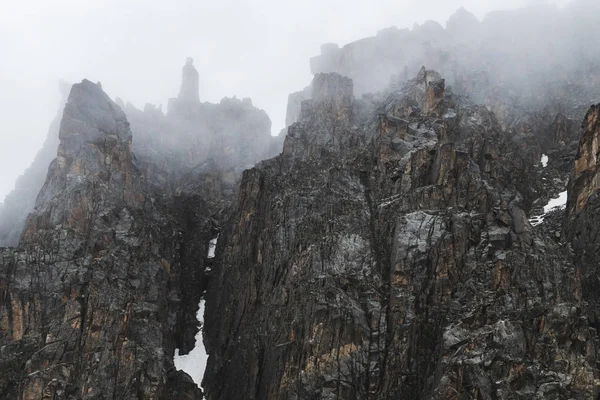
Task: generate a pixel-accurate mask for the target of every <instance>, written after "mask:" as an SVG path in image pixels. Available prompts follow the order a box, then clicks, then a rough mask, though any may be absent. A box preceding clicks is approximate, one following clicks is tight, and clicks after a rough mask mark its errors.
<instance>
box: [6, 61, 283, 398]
mask: <svg viewBox="0 0 600 400" xmlns="http://www.w3.org/2000/svg"><path fill="white" fill-rule="evenodd" d="M198 93H199V90H198V73H197V72H196V71H195V69H194V67H193V65H192V62H191V60H188V63H187V64H186V65H185V66H184V68H183V79H182V89H181V93H180V95H179V97H178V98H177V99H175V100H174V101H173V102H172V103H171V106H170V113H169V114H168V115H164V114H163V113H162V112H161V110H160V109H157V108H155V107H153V106H150V105H148V106H146V108H145V110H144V111H143V112H142V111H139V110H136V109H135V108H133V107H132V106H127V107H126V106H124V105H123V104H122V102H121V105H117V104H116V103H114V102H113V101H111V100H110V99H109V98H108V96H107V95H106V94H105V93H104V92H103V91H102V89H101V87H100V86H99V84H98V85H96V84H93V83H91V82H89V81H83V82H82V83H80V84H77V85H74V86H73V88H72V90H71V93H70V95H69V99H68V102H67V104H66V106H65V110H64V113H63V115H62V119H61V120H60V129H58V128H56V132H52V131H51V132H50V135H49V141H48V143H50V142H51V141H53V140H60V144H58V143H56V147H57V148H58V151H56V147H55V148H54V156H55V157H56V159H55V160H54V161H53V162H52V163H51V165H50V169H49V171H48V173H47V176H46V177H45V183H43V187H41V190H39V194H37V193H36V196H37V200H36V202H35V208H34V207H33V206H32V207H31V210H30V211H33V212H32V213H31V214H30V215H29V217H27V219H26V222H25V217H26V216H27V212H29V211H28V210H21V211H23V212H24V213H25V214H19V217H20V218H22V220H23V222H22V224H23V225H24V226H25V227H24V229H23V233H22V234H21V239H20V241H19V243H18V244H19V246H18V247H17V248H16V249H0V323H1V326H2V329H1V332H0V346H2V353H1V355H0V368H1V369H2V371H3V372H6V373H5V374H3V376H2V377H0V397H1V398H20V399H21V398H22V399H34V398H41V397H42V396H45V397H44V398H53V399H63V398H64V399H71V398H86V399H101V398H123V399H129V398H145V399H158V398H167V397H173V398H186V399H187V398H189V399H194V398H198V399H199V398H201V397H202V392H201V391H200V389H199V388H198V386H197V385H196V384H195V383H194V382H193V381H192V380H191V379H190V377H189V376H188V375H186V374H185V373H183V372H181V371H176V369H175V367H174V365H173V354H174V351H175V349H176V348H177V349H179V354H186V353H188V352H189V351H190V350H192V349H193V348H194V345H195V336H196V333H197V332H198V328H199V327H198V321H197V319H196V313H197V311H198V304H199V301H200V299H201V297H202V295H203V293H204V291H205V289H206V286H207V283H208V278H209V276H208V272H209V271H210V265H211V260H209V259H207V253H208V247H209V242H210V240H211V239H212V238H214V237H215V235H216V234H217V233H218V232H219V229H220V227H221V225H222V224H223V223H224V221H225V220H226V219H227V217H228V215H229V209H230V205H231V202H232V201H233V199H234V194H235V192H236V190H237V182H238V181H239V178H240V176H241V171H242V170H243V169H244V168H247V167H248V166H251V165H253V164H254V163H255V162H256V161H257V160H260V159H261V158H262V157H265V156H266V155H267V154H268V152H269V151H275V150H274V148H275V147H272V146H271V144H272V142H271V135H270V120H269V118H268V116H267V115H266V114H265V113H264V111H261V110H258V109H256V108H255V107H253V106H252V103H251V101H250V100H249V99H246V100H243V101H239V100H236V99H224V100H223V101H222V102H221V103H220V104H216V105H214V104H209V103H200V101H199V99H198V95H199V94H198ZM125 112H127V114H128V116H129V118H131V119H132V120H133V121H134V124H132V127H133V131H134V133H133V134H132V129H131V128H130V124H129V121H128V116H126V113H125ZM54 138H55V139H54ZM48 143H47V145H48ZM275 143H276V142H275ZM50 144H51V143H50ZM50 147H51V146H50V145H48V146H47V147H45V148H44V150H43V152H44V154H46V153H48V152H50V151H52V150H51V149H50ZM36 162H37V161H36ZM34 166H37V164H35V165H34ZM32 168H33V167H32ZM37 170H38V169H36V171H37ZM37 172H39V171H37ZM29 175H31V174H29ZM8 205H10V203H9V204H8Z"/></svg>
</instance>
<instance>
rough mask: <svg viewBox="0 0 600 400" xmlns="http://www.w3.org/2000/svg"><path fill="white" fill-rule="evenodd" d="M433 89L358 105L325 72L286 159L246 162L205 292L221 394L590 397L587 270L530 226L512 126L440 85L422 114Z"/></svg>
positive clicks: (208, 380) (213, 374) (214, 377)
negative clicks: (582, 272)
mask: <svg viewBox="0 0 600 400" xmlns="http://www.w3.org/2000/svg"><path fill="white" fill-rule="evenodd" d="M434 82H439V80H437V79H436V80H435V81H434ZM422 85H423V76H419V77H417V79H415V80H413V81H411V82H410V83H409V85H408V86H407V87H405V88H404V89H403V90H402V91H401V92H397V91H392V92H390V93H388V94H386V96H383V97H382V96H375V97H371V98H367V99H364V100H356V99H354V100H353V99H352V98H351V94H352V92H351V91H352V83H351V81H349V80H348V79H347V78H343V77H341V76H338V75H336V74H322V75H317V76H316V77H315V81H314V82H313V93H312V100H311V101H307V102H304V103H303V105H302V113H301V117H300V120H299V121H298V122H297V123H296V124H294V125H292V126H291V127H290V128H289V134H288V137H287V138H286V142H285V145H284V152H283V154H282V155H281V156H279V157H277V158H275V159H273V160H270V161H266V162H263V163H261V164H259V165H258V166H257V167H256V168H254V169H251V170H249V171H247V172H245V173H244V177H243V180H242V185H241V188H240V193H239V198H238V207H237V210H236V212H235V213H234V215H233V217H232V219H231V221H230V223H229V224H228V225H227V229H226V230H225V231H224V232H223V234H222V236H221V239H220V241H219V243H220V245H219V248H218V250H217V258H218V259H219V261H220V262H219V263H218V264H219V265H218V267H217V268H216V269H215V272H214V275H213V277H212V279H211V282H210V284H209V291H208V293H207V309H206V310H207V311H206V316H205V322H206V328H205V335H206V347H207V349H208V353H209V354H210V358H209V364H208V368H207V373H206V376H205V379H204V384H205V387H206V391H207V397H208V398H209V399H211V400H213V399H238V398H245V399H263V398H283V399H333V398H336V399H388V398H411V399H413V398H414V399H464V398H473V399H475V398H483V399H493V398H496V399H525V398H539V399H542V398H543V399H547V398H548V399H551V398H553V399H570V398H575V399H589V398H592V397H593V396H594V391H595V379H596V378H597V377H598V371H597V370H596V367H595V364H594V359H595V357H596V343H597V336H596V332H595V331H593V330H591V329H590V327H589V324H588V320H587V317H586V315H587V309H586V304H585V303H583V302H582V297H581V296H582V295H581V280H580V276H579V275H578V274H577V270H576V268H575V267H574V266H573V264H572V262H571V260H570V259H569V252H566V251H565V250H564V247H563V246H564V243H563V244H561V243H557V242H556V240H555V238H547V237H546V236H544V235H543V234H542V233H540V232H539V231H537V230H533V229H532V228H531V226H530V225H529V223H528V221H527V219H526V213H525V211H524V210H523V206H522V204H521V201H522V200H521V199H522V196H521V194H520V193H519V191H518V190H517V189H518V187H519V184H518V180H517V179H516V177H517V176H519V175H523V171H524V168H525V166H524V164H523V163H520V161H522V160H519V159H520V158H521V157H519V155H518V154H517V153H515V152H513V154H508V151H507V150H509V149H511V148H512V146H513V145H512V137H510V134H509V133H502V129H501V128H500V126H499V124H498V123H497V122H496V120H495V117H494V115H493V113H491V112H490V111H488V110H487V109H486V108H484V107H477V106H472V105H469V104H468V103H465V102H464V101H463V100H461V99H460V98H455V97H454V96H452V95H451V93H448V92H447V91H446V92H445V93H444V94H443V95H440V96H438V94H439V92H438V91H437V89H439V86H438V85H434V87H433V88H432V91H431V92H430V93H432V94H434V95H435V96H433V98H434V99H435V102H434V103H435V107H434V108H435V109H436V112H435V113H432V114H431V115H430V116H428V115H427V113H426V112H425V110H426V109H427V107H422V106H420V105H419V100H425V102H424V103H425V104H427V103H428V101H427V100H428V99H429V98H430V97H429V96H425V95H424V93H428V92H429V91H428V90H423V89H424V88H423V86H422ZM428 87H429V86H427V87H426V88H425V89H427V88H428ZM441 99H443V100H441ZM438 100H440V101H438ZM429 104H431V103H429ZM530 163H533V161H530ZM515 182H517V183H515ZM224 333H227V334H224Z"/></svg>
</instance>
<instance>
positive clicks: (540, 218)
mask: <svg viewBox="0 0 600 400" xmlns="http://www.w3.org/2000/svg"><path fill="white" fill-rule="evenodd" d="M566 205H567V191H566V190H565V191H564V192H562V193H559V194H558V197H557V198H555V199H550V201H549V202H548V204H546V205H545V206H544V213H543V214H542V215H537V216H535V217H533V218H530V219H529V223H531V225H532V226H537V225H539V224H541V223H542V222H544V217H545V216H546V215H547V214H548V213H549V212H551V211H554V210H556V209H559V210H561V209H563V208H565V206H566Z"/></svg>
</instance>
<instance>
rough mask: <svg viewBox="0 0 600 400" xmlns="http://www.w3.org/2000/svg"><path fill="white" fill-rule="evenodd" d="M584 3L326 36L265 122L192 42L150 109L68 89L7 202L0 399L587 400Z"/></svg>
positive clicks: (589, 192) (588, 128) (589, 83)
mask: <svg viewBox="0 0 600 400" xmlns="http://www.w3.org/2000/svg"><path fill="white" fill-rule="evenodd" d="M596 7H597V4H595V2H590V1H588V0H577V1H575V2H574V3H573V4H572V5H571V6H570V7H569V8H567V9H565V10H558V9H556V8H552V7H547V6H531V7H529V8H525V9H522V10H519V11H507V12H499V13H493V14H490V15H489V16H488V17H486V19H484V20H483V21H479V20H477V19H476V18H475V17H474V16H473V15H471V14H470V13H469V12H468V11H466V10H464V9H461V10H459V11H458V12H457V13H456V14H455V15H454V16H453V17H452V18H451V19H450V20H449V21H448V23H447V25H446V27H445V28H444V27H442V26H441V25H439V24H437V23H434V22H427V23H425V24H423V25H421V26H415V28H413V29H412V30H406V31H400V30H397V29H393V28H392V29H387V30H384V31H381V32H380V33H379V34H378V35H377V36H376V37H374V38H367V39H363V40H360V41H357V42H355V43H351V44H349V45H347V46H344V47H343V48H339V47H338V46H337V45H331V44H330V45H325V46H323V49H322V54H321V55H320V56H317V57H315V58H313V59H312V60H311V67H312V70H313V72H314V79H313V81H312V83H311V84H310V85H309V86H308V87H306V88H305V89H303V90H301V91H299V92H297V93H293V94H291V95H290V96H289V98H288V108H287V118H286V122H287V125H288V127H287V128H286V129H285V130H284V132H283V135H281V136H280V137H278V138H273V137H271V135H270V129H271V123H270V119H269V117H268V116H267V115H266V113H264V111H262V110H259V109H257V108H256V107H254V106H253V105H252V102H251V100H250V99H243V100H239V99H237V98H232V99H228V98H226V99H223V100H222V101H221V102H220V103H219V104H210V103H205V102H202V101H201V98H202V94H201V92H200V88H199V83H198V82H199V75H198V72H197V71H196V70H195V68H194V66H193V60H191V59H188V60H187V62H186V64H185V65H184V67H183V70H182V84H181V88H180V92H179V95H178V96H177V97H176V98H174V99H171V100H170V101H169V105H168V108H167V110H166V112H163V110H162V109H161V107H156V106H154V105H150V104H148V105H146V106H145V107H144V108H143V110H139V109H136V108H135V107H134V106H133V105H131V104H129V103H124V102H123V101H121V100H119V99H116V100H115V101H113V100H111V99H110V98H109V96H108V95H107V94H106V93H104V92H103V90H102V87H101V85H100V84H94V83H92V82H89V81H87V80H84V81H83V82H81V83H78V84H75V85H73V87H72V89H71V90H70V94H69V96H68V99H66V100H65V106H64V112H63V113H62V116H61V118H60V120H57V122H56V123H55V125H54V126H53V128H52V129H51V130H50V134H49V139H48V142H47V145H46V146H45V147H44V150H43V154H44V157H46V158H45V159H50V158H53V159H54V160H53V161H52V162H51V163H50V167H49V169H48V171H47V173H46V171H45V168H46V167H45V166H44V165H43V162H41V161H38V160H37V159H36V162H35V163H34V165H32V167H31V168H30V170H28V171H27V172H26V173H25V175H24V178H22V181H21V182H34V183H35V184H36V185H38V186H35V185H34V184H30V183H26V184H25V183H20V184H19V185H18V186H17V190H16V191H15V193H14V194H12V195H11V196H12V197H9V198H8V199H7V201H6V204H5V206H4V209H2V210H0V212H4V213H6V210H8V209H10V208H11V207H12V210H13V211H10V215H11V216H12V217H15V218H14V219H8V218H7V217H6V216H3V215H6V214H1V215H0V234H2V235H3V236H2V238H9V239H10V240H11V241H12V242H9V241H6V242H2V245H14V246H13V247H11V248H0V327H1V329H0V371H2V374H0V398H6V399H19V400H21V399H40V398H42V399H59V400H60V399H64V400H67V399H68V400H73V399H90V400H91V399H98V400H99V399H167V398H175V399H201V398H207V399H209V400H235V399H257V400H258V399H298V400H300V399H344V400H346V399H361V400H362V399H377V400H379V399H424V400H442V399H456V400H459V399H460V400H464V399H473V400H475V399H485V400H488V399H489V400H513V399H540V400H541V399H555V400H573V399H576V400H584V399H597V398H599V397H598V396H599V395H600V369H599V367H598V363H597V359H598V346H599V344H600V315H599V314H598V311H597V310H598V305H599V304H600V297H599V295H598V290H597V289H596V287H597V280H598V279H597V275H598V274H597V271H596V269H597V265H598V256H597V253H598V248H599V246H600V243H597V237H598V234H597V232H596V231H597V229H596V224H595V223H594V221H595V218H596V216H597V215H596V214H597V210H599V209H600V200H599V199H598V196H599V195H598V190H597V189H598V188H599V187H600V183H599V182H600V180H599V179H598V176H600V163H599V160H598V159H597V158H598V153H599V151H600V150H599V149H598V142H599V140H600V139H599V135H600V105H597V106H592V103H593V102H596V103H597V102H600V80H597V79H596V77H598V76H600V68H599V66H600V63H598V64H597V63H596V61H598V60H600V57H597V55H598V54H597V53H596V52H594V51H595V50H593V40H588V39H587V38H584V37H581V36H580V34H581V32H582V29H583V31H585V32H587V33H588V34H589V35H591V36H592V37H593V35H594V32H596V30H597V26H596V25H595V24H594V23H593V20H592V18H591V17H590V16H589V15H587V14H593V10H595V9H596ZM574 19H577V21H578V28H577V29H575V28H573V29H572V30H569V29H568V28H569V27H573V26H574V25H573V20H574ZM507 20H511V21H521V22H522V23H519V24H516V25H515V26H517V28H515V29H514V30H512V31H509V32H505V30H504V29H503V27H505V26H506V21H507ZM548 21H552V22H553V24H554V25H553V26H551V27H550V26H549V25H550V24H548V23H547V22H548ZM525 22H528V23H530V24H529V25H526V24H525ZM516 38H518V39H520V40H521V42H519V43H518V45H510V43H513V44H514V42H515V40H516ZM535 41H537V42H536V43H538V42H539V48H536V49H535V51H533V52H530V53H529V52H528V50H530V49H531V48H532V47H533V44H532V43H533V42H535ZM551 43H554V45H555V47H552V45H551ZM574 43H577V44H578V45H579V47H577V46H574ZM578 49H579V50H581V51H583V52H584V53H585V56H583V55H581V54H579V53H577V51H579V50H578ZM498 59H501V60H502V61H503V62H501V63H498V62H497V61H498ZM519 60H520V61H519ZM541 60H544V61H545V62H546V61H550V63H548V62H546V64H545V65H544V66H542V65H541V64H540V63H539V62H540V61H541ZM423 65H427V67H429V68H432V67H433V69H427V68H426V67H424V66H423ZM548 65H552V68H553V70H554V73H549V72H550V71H549V69H548ZM590 106H592V107H591V108H590ZM581 121H583V124H581ZM53 132H54V133H53ZM53 138H54V139H53ZM283 139H285V140H284V141H283V143H282V140H283ZM41 154H42V153H41ZM49 154H53V156H52V157H50V156H49ZM38 158H39V157H38ZM44 162H45V161H44ZM42 171H43V172H44V179H41V178H39V176H40V174H41V172H42ZM20 187H23V188H26V190H25V189H24V190H23V191H22V192H20V191H19V190H20V189H19V188H20ZM36 187H37V189H36ZM23 193H24V194H23ZM33 193H35V197H34V195H33ZM34 198H35V201H34V200H33V199H34ZM11 199H13V200H11ZM15 199H16V200H15ZM19 199H21V200H19ZM562 199H565V201H566V205H565V204H563V203H562ZM28 202H29V203H28ZM19 203H23V204H20V205H19V206H20V208H19V207H17V208H15V205H16V204H19ZM17 236H19V237H20V239H19V240H16V237H17ZM217 239H218V242H217ZM2 240H7V239H2ZM215 243H216V251H215V249H214V246H215ZM199 304H202V307H200V308H199ZM204 304H205V313H204V319H203V322H199V320H198V319H197V315H196V314H197V312H198V310H199V309H200V310H203V309H204V308H203V307H204ZM199 317H202V316H201V315H200V316H199ZM200 319H202V318H200ZM199 324H201V325H202V326H201V329H202V331H201V332H200V333H199V326H198V325H199ZM196 337H198V338H200V339H199V340H200V341H201V343H200V345H202V344H203V346H204V349H203V350H206V353H207V354H208V364H207V366H206V371H205V372H204V371H203V370H202V371H193V372H194V375H195V376H202V375H203V376H204V378H203V380H202V383H201V384H199V383H200V382H198V381H193V380H192V379H191V377H190V376H189V375H188V374H187V373H186V372H184V371H179V370H178V369H177V367H176V366H175V365H176V363H175V362H174V356H175V355H176V354H177V355H178V356H179V355H185V354H188V353H189V352H190V351H192V350H193V349H194V346H195V345H198V343H196ZM176 349H177V350H176Z"/></svg>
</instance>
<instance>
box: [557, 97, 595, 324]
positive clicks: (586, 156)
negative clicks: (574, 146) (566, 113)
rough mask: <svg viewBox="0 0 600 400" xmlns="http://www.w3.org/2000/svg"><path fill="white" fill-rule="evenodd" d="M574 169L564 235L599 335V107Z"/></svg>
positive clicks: (584, 128) (592, 114)
mask: <svg viewBox="0 0 600 400" xmlns="http://www.w3.org/2000/svg"><path fill="white" fill-rule="evenodd" d="M582 132H583V133H582V136H581V140H580V142H579V148H578V151H577V157H576V160H575V165H574V168H573V170H572V173H571V179H570V181H569V193H568V201H567V210H566V218H565V231H566V233H567V236H568V238H569V240H570V241H571V244H572V246H573V250H574V253H575V255H574V258H575V265H577V273H578V274H579V275H580V276H581V281H582V282H583V284H582V286H583V287H582V292H583V299H584V300H585V301H586V302H588V303H589V316H590V320H591V322H592V326H593V327H594V328H595V330H596V331H597V332H600V313H599V312H598V307H599V305H600V293H599V292H598V287H599V286H598V283H599V282H598V276H599V274H598V265H599V262H600V258H599V257H598V246H599V243H598V223H597V221H598V217H599V216H600V199H599V197H598V189H599V188H600V184H599V180H598V178H599V176H600V175H599V173H600V164H599V163H598V151H599V148H598V139H599V138H600V105H595V106H593V107H592V108H591V109H590V110H589V112H588V114H587V115H586V118H585V120H584V122H583V125H582Z"/></svg>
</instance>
